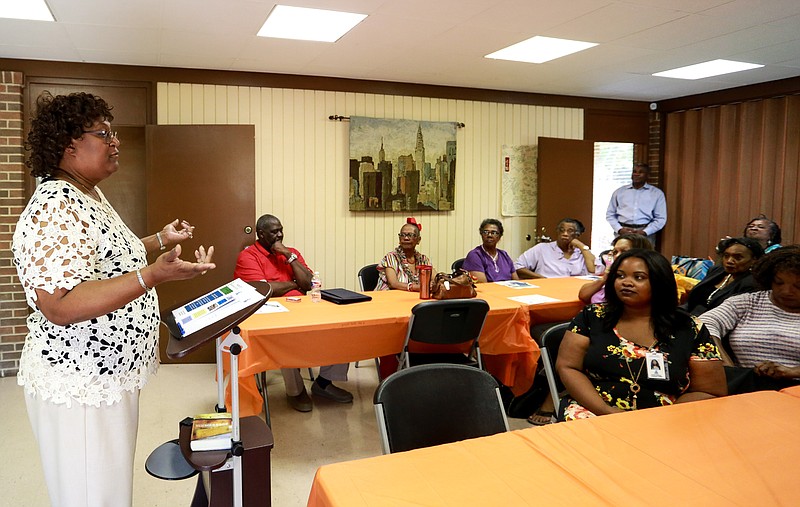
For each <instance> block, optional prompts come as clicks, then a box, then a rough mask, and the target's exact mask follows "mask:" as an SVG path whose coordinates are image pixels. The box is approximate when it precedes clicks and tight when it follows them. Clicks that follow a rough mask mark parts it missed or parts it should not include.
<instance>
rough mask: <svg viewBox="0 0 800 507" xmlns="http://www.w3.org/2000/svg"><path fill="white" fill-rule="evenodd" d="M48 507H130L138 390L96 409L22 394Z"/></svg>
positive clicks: (137, 417)
mask: <svg viewBox="0 0 800 507" xmlns="http://www.w3.org/2000/svg"><path fill="white" fill-rule="evenodd" d="M25 405H26V406H27V408H28V418H29V419H30V422H31V427H32V428H33V434H34V436H35V437H36V441H37V443H38V444H39V456H40V457H41V460H42V469H43V470H44V478H45V482H46V483H47V492H48V494H49V495H50V502H51V504H52V505H53V506H59V507H60V506H64V507H72V506H75V507H95V506H96V507H109V506H120V507H130V505H131V504H132V501H133V455H134V452H135V450H136V432H137V430H138V427H139V391H138V390H137V391H135V392H133V393H131V392H127V391H126V392H125V393H123V395H122V400H121V401H120V402H119V403H115V404H114V405H111V406H108V405H105V404H102V405H101V406H100V408H96V407H91V406H87V405H81V404H78V403H73V404H72V407H70V408H67V406H66V405H64V404H60V405H56V404H53V403H50V402H48V401H42V400H41V399H40V398H36V397H33V396H31V395H30V394H28V393H25Z"/></svg>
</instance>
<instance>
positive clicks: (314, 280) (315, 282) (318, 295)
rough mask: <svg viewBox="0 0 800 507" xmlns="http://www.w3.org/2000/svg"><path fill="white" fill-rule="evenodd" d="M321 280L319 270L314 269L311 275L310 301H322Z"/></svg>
mask: <svg viewBox="0 0 800 507" xmlns="http://www.w3.org/2000/svg"><path fill="white" fill-rule="evenodd" d="M321 291H322V280H320V278H319V271H314V276H312V277H311V291H310V292H309V294H310V295H311V302H312V303H319V302H320V301H322V292H321Z"/></svg>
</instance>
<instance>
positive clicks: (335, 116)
mask: <svg viewBox="0 0 800 507" xmlns="http://www.w3.org/2000/svg"><path fill="white" fill-rule="evenodd" d="M328 119H329V120H333V121H350V117H349V116H340V115H338V114H332V115H330V116H328ZM453 123H455V124H456V127H458V128H460V129H463V128H464V127H466V125H464V124H463V123H461V122H458V121H456V122H453Z"/></svg>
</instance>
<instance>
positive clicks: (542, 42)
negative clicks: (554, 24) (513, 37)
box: [484, 35, 597, 63]
mask: <svg viewBox="0 0 800 507" xmlns="http://www.w3.org/2000/svg"><path fill="white" fill-rule="evenodd" d="M596 45H597V44H596V43H594V42H581V41H577V40H567V39H554V38H552V37H542V36H540V35H537V36H536V37H531V38H530V39H528V40H524V41H522V42H517V43H516V44H514V45H512V46H508V47H507V48H504V49H501V50H499V51H495V52H494V53H491V54H488V55H486V56H485V57H484V58H493V59H495V60H511V61H513V62H528V63H544V62H549V61H550V60H555V59H556V58H561V57H562V56H567V55H571V54H572V53H577V52H578V51H583V50H584V49H589V48H591V47H594V46H596Z"/></svg>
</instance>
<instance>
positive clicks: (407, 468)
mask: <svg viewBox="0 0 800 507" xmlns="http://www.w3.org/2000/svg"><path fill="white" fill-rule="evenodd" d="M798 417H800V399H798V398H795V397H793V396H786V395H785V394H781V393H777V392H760V393H752V394H746V395H740V396H731V397H727V398H719V399H713V400H707V401H702V402H694V403H686V404H679V405H675V406H670V407H659V408H654V409H648V410H641V411H639V412H631V413H624V414H615V415H610V416H603V417H598V418H594V419H589V420H583V421H575V422H570V423H563V424H553V425H549V426H544V427H540V428H531V429H526V430H522V431H515V432H510V433H503V434H500V435H494V436H491V437H484V438H479V439H474V440H467V441H463V442H458V443H455V444H447V445H441V446H437V447H431V448H427V449H418V450H414V451H409V452H404V453H398V454H392V455H387V456H379V457H375V458H368V459H363V460H357V461H351V462H344V463H335V464H331V465H325V466H322V467H320V468H319V470H318V471H317V474H316V477H315V478H314V483H313V485H312V488H311V494H310V496H309V499H308V505H309V507H334V506H346V507H363V506H397V505H418V506H453V507H455V506H458V507H462V506H472V505H475V506H485V505H647V506H660V505H663V506H669V507H672V506H675V505H704V506H707V505H726V506H727V505H742V506H744V505H795V504H796V503H797V498H798V497H800V482H799V481H797V480H796V475H797V473H796V470H797V465H796V462H797V458H798V456H800V438H797V431H796V424H795V421H797V420H798Z"/></svg>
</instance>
